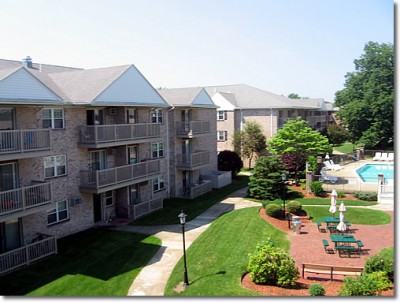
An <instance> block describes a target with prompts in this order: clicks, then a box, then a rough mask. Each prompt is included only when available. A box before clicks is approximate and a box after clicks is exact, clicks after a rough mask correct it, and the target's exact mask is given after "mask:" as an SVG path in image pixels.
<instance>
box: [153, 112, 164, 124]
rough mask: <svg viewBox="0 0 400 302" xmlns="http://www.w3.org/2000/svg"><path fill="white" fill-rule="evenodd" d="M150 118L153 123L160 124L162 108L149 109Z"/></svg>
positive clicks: (161, 121)
mask: <svg viewBox="0 0 400 302" xmlns="http://www.w3.org/2000/svg"><path fill="white" fill-rule="evenodd" d="M150 120H151V123H153V124H162V123H163V110H162V109H158V108H156V109H153V110H151V111H150Z"/></svg>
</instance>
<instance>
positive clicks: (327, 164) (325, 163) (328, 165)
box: [324, 160, 333, 170]
mask: <svg viewBox="0 0 400 302" xmlns="http://www.w3.org/2000/svg"><path fill="white" fill-rule="evenodd" d="M324 165H325V168H326V169H327V170H333V168H332V164H331V163H330V161H329V160H326V161H324Z"/></svg>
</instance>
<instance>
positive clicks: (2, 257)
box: [0, 235, 57, 274]
mask: <svg viewBox="0 0 400 302" xmlns="http://www.w3.org/2000/svg"><path fill="white" fill-rule="evenodd" d="M42 236H44V237H46V238H43V239H40V240H38V241H36V242H33V243H31V244H28V245H25V246H22V247H20V248H17V249H15V250H12V251H9V252H6V253H3V254H0V274H4V273H7V272H10V271H12V270H15V269H17V268H19V267H22V266H24V265H29V264H30V263H31V262H34V261H36V260H39V259H42V258H44V257H47V256H50V255H53V254H57V240H56V238H55V237H54V236H47V235H42Z"/></svg>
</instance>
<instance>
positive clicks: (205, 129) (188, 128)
mask: <svg viewBox="0 0 400 302" xmlns="http://www.w3.org/2000/svg"><path fill="white" fill-rule="evenodd" d="M175 125H176V134H177V135H188V136H190V135H197V134H203V133H209V132H210V131H211V128H210V122H209V121H190V122H176V124H175Z"/></svg>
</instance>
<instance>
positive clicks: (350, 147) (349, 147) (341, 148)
mask: <svg viewBox="0 0 400 302" xmlns="http://www.w3.org/2000/svg"><path fill="white" fill-rule="evenodd" d="M359 147H361V145H360V144H352V143H344V144H342V145H338V146H333V150H335V151H338V152H341V153H352V152H353V151H354V150H355V149H357V148H359Z"/></svg>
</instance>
